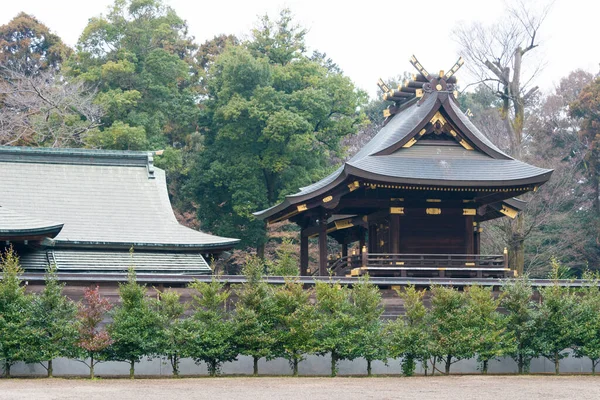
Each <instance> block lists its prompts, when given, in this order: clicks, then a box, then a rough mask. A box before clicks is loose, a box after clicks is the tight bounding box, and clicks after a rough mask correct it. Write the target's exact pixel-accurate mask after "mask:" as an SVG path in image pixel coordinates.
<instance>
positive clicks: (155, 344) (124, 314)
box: [108, 267, 162, 379]
mask: <svg viewBox="0 0 600 400" xmlns="http://www.w3.org/2000/svg"><path fill="white" fill-rule="evenodd" d="M119 297H120V299H121V305H120V306H119V307H118V308H116V309H115V310H114V312H113V315H112V317H113V321H112V323H111V324H110V326H109V329H108V332H109V334H110V336H111V338H112V339H113V341H114V342H113V344H112V346H111V347H110V349H109V352H108V357H109V359H111V360H116V361H125V362H128V363H129V364H130V369H129V377H130V378H132V379H133V378H134V375H135V364H136V363H137V362H139V361H140V360H141V359H142V358H143V357H144V356H151V355H154V354H157V353H158V352H159V348H160V344H161V342H162V339H161V333H162V330H161V323H160V322H161V321H160V315H159V313H158V312H157V310H156V306H155V304H153V303H152V302H151V301H150V299H149V298H148V297H147V296H146V287H145V286H142V285H139V284H138V283H137V281H136V275H135V270H134V269H133V267H131V268H130V269H129V273H128V275H127V283H125V284H120V285H119Z"/></svg>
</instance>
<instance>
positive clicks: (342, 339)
mask: <svg viewBox="0 0 600 400" xmlns="http://www.w3.org/2000/svg"><path fill="white" fill-rule="evenodd" d="M315 287H316V298H317V303H316V312H317V319H318V322H319V327H318V328H317V331H316V332H315V337H316V340H317V346H318V350H317V352H318V353H319V354H321V355H325V354H329V355H330V356H331V376H336V375H337V364H338V362H339V361H340V360H352V359H354V358H355V354H356V349H355V347H356V343H354V342H353V340H352V339H353V334H354V332H355V330H356V320H355V319H354V318H353V315H352V307H351V303H350V291H349V290H348V288H347V287H346V286H342V285H340V284H339V283H337V282H334V281H333V280H330V281H329V282H322V281H315Z"/></svg>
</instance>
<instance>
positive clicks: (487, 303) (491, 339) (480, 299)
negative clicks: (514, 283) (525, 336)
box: [466, 285, 515, 374]
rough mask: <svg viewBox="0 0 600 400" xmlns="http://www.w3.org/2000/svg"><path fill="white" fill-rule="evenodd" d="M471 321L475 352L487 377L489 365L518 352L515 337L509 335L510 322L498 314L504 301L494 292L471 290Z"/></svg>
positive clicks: (469, 308) (468, 306)
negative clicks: (507, 325) (495, 360)
mask: <svg viewBox="0 0 600 400" xmlns="http://www.w3.org/2000/svg"><path fill="white" fill-rule="evenodd" d="M466 296H467V311H466V313H467V315H466V317H467V320H468V321H469V322H468V324H469V330H470V331H471V337H472V338H473V346H474V351H475V353H476V354H477V359H478V360H479V362H480V363H481V372H482V373H483V374H487V372H488V365H489V361H490V360H492V359H494V358H499V357H502V356H504V355H505V354H510V353H512V352H513V351H514V348H515V341H514V337H512V336H511V335H510V334H508V333H507V331H506V318H505V317H504V316H503V315H502V314H500V313H499V312H498V306H499V304H500V299H494V297H493V294H492V290H491V288H484V287H482V286H477V285H475V286H471V287H469V289H468V290H467V292H466Z"/></svg>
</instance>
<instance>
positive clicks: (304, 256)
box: [300, 232, 308, 276]
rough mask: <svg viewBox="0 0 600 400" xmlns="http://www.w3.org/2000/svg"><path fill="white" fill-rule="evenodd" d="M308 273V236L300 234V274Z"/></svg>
mask: <svg viewBox="0 0 600 400" xmlns="http://www.w3.org/2000/svg"><path fill="white" fill-rule="evenodd" d="M306 275H308V236H306V235H304V234H302V232H301V234H300V276H306Z"/></svg>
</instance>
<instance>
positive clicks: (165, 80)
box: [68, 0, 200, 150]
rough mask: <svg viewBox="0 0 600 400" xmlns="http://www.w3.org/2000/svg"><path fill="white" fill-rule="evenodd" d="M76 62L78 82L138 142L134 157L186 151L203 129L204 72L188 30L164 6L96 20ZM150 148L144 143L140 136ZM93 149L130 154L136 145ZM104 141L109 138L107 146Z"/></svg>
mask: <svg viewBox="0 0 600 400" xmlns="http://www.w3.org/2000/svg"><path fill="white" fill-rule="evenodd" d="M77 50H78V51H77V52H76V53H75V54H74V56H73V57H71V58H70V60H69V63H68V70H69V74H70V75H71V76H74V77H76V78H78V79H81V80H83V81H85V82H89V83H92V84H94V85H96V86H97V87H98V88H99V90H100V94H99V95H98V97H97V99H96V101H97V102H98V103H99V104H101V105H102V106H103V107H104V108H105V109H106V110H107V114H106V116H105V117H104V118H103V120H102V122H103V126H104V128H106V129H109V128H110V127H111V126H113V125H114V124H115V123H117V122H120V125H118V127H119V130H120V131H121V133H123V134H124V133H127V134H128V135H130V136H131V137H132V138H135V141H134V142H135V143H136V147H134V149H136V150H138V149H148V148H157V147H158V148H161V147H164V146H167V145H169V146H172V147H176V148H181V147H183V146H185V145H186V141H187V140H188V139H189V136H190V135H191V134H193V133H194V132H195V131H196V129H197V119H198V115H199V108H198V106H197V103H196V100H197V95H198V93H199V79H200V76H199V67H198V65H197V64H196V61H195V59H194V57H195V52H196V45H195V44H194V43H193V40H192V37H190V36H189V35H188V32H187V24H186V23H185V21H184V20H183V19H181V18H180V17H179V16H178V15H177V14H176V13H175V11H174V10H173V9H172V8H171V7H169V6H167V5H166V4H165V3H164V2H163V1H162V0H123V1H122V0H117V1H115V3H114V4H113V5H112V7H111V8H110V9H109V11H108V13H107V14H106V15H101V16H99V17H94V18H91V19H90V21H89V23H88V25H87V26H86V28H85V29H84V31H83V33H82V34H81V36H80V39H79V42H78V44H77ZM132 128H138V129H143V130H144V140H143V141H142V142H139V136H140V135H139V131H132ZM115 134H116V132H112V133H111V132H109V133H108V134H105V135H103V134H102V133H99V135H100V136H101V137H100V138H98V139H96V140H95V141H94V143H102V144H103V145H104V146H107V145H110V148H113V149H127V148H129V149H131V148H132V147H131V146H128V147H125V146H124V144H125V145H127V144H131V142H132V140H126V141H125V142H123V141H119V140H117V141H114V140H113V141H111V140H110V137H111V136H114V135H115ZM104 136H108V139H107V138H105V137H104Z"/></svg>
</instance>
